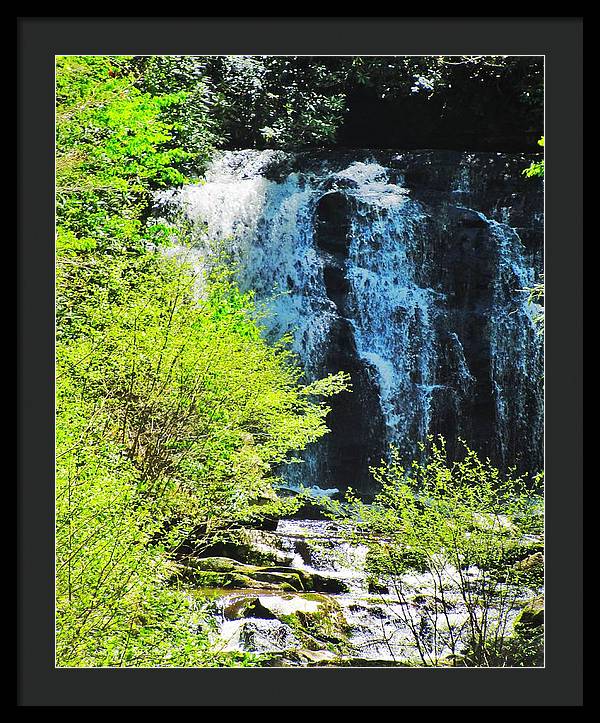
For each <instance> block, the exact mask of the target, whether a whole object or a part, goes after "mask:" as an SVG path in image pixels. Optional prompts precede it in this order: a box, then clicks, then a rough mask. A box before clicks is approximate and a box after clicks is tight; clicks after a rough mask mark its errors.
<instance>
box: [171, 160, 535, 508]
mask: <svg viewBox="0 0 600 723" xmlns="http://www.w3.org/2000/svg"><path fill="white" fill-rule="evenodd" d="M528 164H529V158H527V157H525V156H523V155H520V154H517V155H507V154H497V153H462V152H450V151H410V152H392V151H352V152H347V153H344V152H334V153H322V154H317V153H311V154H297V155H292V154H286V153H282V152H276V151H262V152H257V151H237V152H228V153H225V154H224V155H223V156H222V158H221V159H220V160H219V161H217V162H216V163H215V164H214V166H213V168H212V169H211V171H210V173H209V174H208V176H207V179H206V182H205V183H202V184H198V185H190V186H187V187H185V188H184V189H182V190H181V191H179V192H177V193H175V194H166V195H163V196H162V199H161V200H162V201H167V200H168V201H170V202H173V201H174V202H175V205H176V206H177V207H178V208H180V209H183V210H184V212H185V213H186V214H187V215H188V217H189V218H190V219H192V220H193V221H194V222H195V223H196V224H197V226H196V229H197V247H196V249H195V251H194V253H195V255H196V258H197V260H198V263H203V262H204V261H205V259H206V257H207V254H209V251H208V248H209V246H208V244H207V240H208V239H223V240H226V243H227V244H228V245H229V247H230V248H231V249H232V250H233V251H234V253H235V255H236V256H237V257H238V258H239V260H240V268H241V272H240V274H241V281H242V284H243V285H246V286H249V287H252V288H254V289H256V290H257V292H258V294H259V297H261V298H262V299H264V300H265V301H266V302H267V304H268V306H269V307H270V308H271V311H272V317H271V320H270V322H269V324H270V327H269V330H268V333H272V334H273V335H275V336H277V335H280V334H281V333H283V332H287V331H289V332H291V333H292V335H293V339H294V348H295V349H296V351H297V352H298V354H299V355H300V358H301V360H302V363H303V364H304V367H305V369H306V373H307V376H308V377H309V378H314V377H316V376H320V375H323V374H324V373H328V372H334V371H338V370H340V369H343V370H345V371H347V372H349V373H350V375H351V377H352V384H353V392H352V393H345V394H341V395H339V396H338V397H337V398H335V399H334V400H333V401H332V405H331V406H332V411H331V414H330V416H329V417H328V422H329V426H330V428H331V430H332V431H331V434H330V435H328V436H327V437H326V438H325V439H324V440H323V441H322V442H321V443H319V445H318V446H316V447H315V449H313V450H311V451H310V452H308V454H307V456H306V460H307V464H306V465H302V466H301V469H300V468H299V467H298V466H296V471H295V472H294V474H296V475H297V476H298V479H297V481H298V482H302V483H303V484H306V485H314V484H317V485H319V486H321V487H337V488H340V489H343V488H345V487H347V486H348V485H351V486H352V487H354V488H355V489H357V490H359V491H361V492H362V493H363V494H365V495H369V494H372V492H373V488H372V482H371V481H370V476H369V472H368V468H369V466H370V465H372V464H375V463H377V462H378V461H379V460H380V459H381V458H382V456H384V455H385V454H386V450H387V448H388V445H389V444H390V443H393V444H395V445H397V446H398V447H399V448H400V450H401V452H402V453H403V454H404V455H405V457H406V458H407V459H409V458H411V457H412V456H414V455H415V454H416V453H417V449H416V444H417V442H418V441H419V440H422V439H423V438H424V437H425V436H426V435H427V434H432V433H433V434H438V433H439V434H443V435H444V436H445V437H446V438H447V440H448V446H449V450H450V453H451V454H452V453H454V452H455V451H456V449H457V446H458V441H457V440H458V438H459V437H462V438H463V439H465V440H466V441H467V442H468V443H469V444H470V446H471V447H473V448H474V449H475V450H477V451H478V452H480V453H481V454H482V455H483V456H489V457H490V459H491V460H492V461H493V462H494V463H495V464H497V465H499V466H500V467H507V466H510V465H516V466H517V467H518V468H519V469H520V470H529V471H536V470H539V469H541V467H542V463H543V389H542V383H543V344H542V339H541V337H540V336H539V335H538V334H537V332H536V329H535V325H534V323H533V316H534V314H535V313H536V311H537V310H536V309H535V308H533V307H532V306H531V305H530V304H528V301H527V294H526V293H524V292H523V289H524V288H525V287H526V286H528V285H530V284H531V283H533V282H534V281H535V280H536V279H537V278H538V275H539V273H540V272H541V271H542V261H543V217H542V209H543V198H542V188H541V182H540V181H539V180H530V179H524V178H523V176H522V174H521V170H522V169H523V168H524V167H525V166H527V165H528Z"/></svg>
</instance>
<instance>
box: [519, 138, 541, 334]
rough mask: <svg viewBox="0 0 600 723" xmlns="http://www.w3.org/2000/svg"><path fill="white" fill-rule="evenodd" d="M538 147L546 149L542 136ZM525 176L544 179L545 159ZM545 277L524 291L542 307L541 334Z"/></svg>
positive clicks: (526, 170) (531, 301) (538, 314)
mask: <svg viewBox="0 0 600 723" xmlns="http://www.w3.org/2000/svg"><path fill="white" fill-rule="evenodd" d="M538 145H540V146H542V148H543V147H544V136H542V137H541V138H540V139H539V141H538ZM523 174H524V175H525V176H527V178H543V177H544V159H542V160H541V161H532V162H531V165H529V166H528V167H527V168H525V169H523ZM544 286H545V284H544V275H543V274H541V275H540V280H539V281H538V282H536V283H535V284H534V285H533V286H530V287H528V288H526V289H524V291H526V292H527V293H528V297H527V298H528V301H529V303H530V304H537V305H538V306H539V307H540V311H538V313H537V314H536V315H535V317H534V322H535V323H536V325H537V327H538V330H539V332H540V333H543V332H544V308H543V303H544Z"/></svg>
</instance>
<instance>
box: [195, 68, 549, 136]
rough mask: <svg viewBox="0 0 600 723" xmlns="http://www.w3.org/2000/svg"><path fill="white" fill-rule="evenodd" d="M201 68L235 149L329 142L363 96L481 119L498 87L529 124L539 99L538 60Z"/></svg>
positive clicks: (221, 124)
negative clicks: (436, 104) (427, 104)
mask: <svg viewBox="0 0 600 723" xmlns="http://www.w3.org/2000/svg"><path fill="white" fill-rule="evenodd" d="M203 63H204V68H205V73H206V76H207V77H208V78H209V82H210V84H211V88H212V89H213V99H214V106H213V111H212V112H213V115H214V117H215V118H216V119H217V121H218V126H219V128H220V129H221V133H222V136H223V138H224V139H225V141H226V142H227V144H228V145H229V146H230V147H234V148H245V147H258V148H285V149H289V148H303V147H310V146H328V145H332V144H333V143H334V142H335V140H336V134H337V133H338V131H339V129H340V128H341V126H342V124H343V122H344V120H345V117H346V114H347V112H348V110H349V108H350V106H351V104H352V99H353V98H354V97H356V95H357V94H359V95H360V94H361V93H363V92H364V91H368V93H369V94H370V95H371V96H374V97H376V98H378V99H379V100H385V101H386V102H388V101H394V100H398V99H402V98H409V99H412V101H411V102H415V103H419V102H421V101H422V100H425V101H429V100H432V101H437V100H440V112H442V113H443V114H444V116H447V115H448V114H451V113H452V112H455V111H456V110H457V109H458V110H460V109H462V108H464V106H465V104H466V105H467V106H468V107H469V108H470V109H471V110H472V113H474V114H476V115H477V116H482V117H485V115H486V114H487V113H488V112H489V96H487V95H486V93H485V91H486V90H489V89H492V90H493V91H494V90H496V89H500V90H501V93H502V96H503V98H504V99H505V101H506V102H510V103H511V105H512V107H513V108H515V110H517V109H518V111H519V112H520V113H521V114H523V115H524V116H526V117H529V116H531V118H532V122H533V121H534V119H536V120H537V118H538V115H539V110H540V108H541V105H542V102H543V95H542V94H543V90H542V88H543V67H542V64H541V63H539V60H538V59H536V58H522V57H516V56H512V57H511V56H395V57H394V56H382V57H379V56H314V57H310V56H220V57H211V58H205V59H204V60H203ZM382 107H383V106H382Z"/></svg>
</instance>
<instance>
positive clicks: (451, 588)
mask: <svg viewBox="0 0 600 723" xmlns="http://www.w3.org/2000/svg"><path fill="white" fill-rule="evenodd" d="M267 539H268V541H269V544H271V545H273V546H274V547H275V548H277V549H278V550H280V551H282V552H284V553H286V554H287V555H288V566H289V568H290V569H297V570H303V571H305V572H308V573H311V574H313V573H319V574H320V575H321V577H322V579H325V580H329V581H331V580H333V581H335V582H336V583H337V585H338V586H339V587H340V590H339V591H338V592H336V593H327V594H322V593H321V594H319V595H314V594H311V593H291V592H288V593H285V592H281V591H279V590H272V589H254V590H253V589H244V590H221V591H217V592H216V593H214V592H213V594H216V598H215V599H214V600H213V603H212V606H211V610H212V614H213V616H214V620H215V621H216V630H215V632H214V633H213V645H214V648H215V649H216V650H219V651H223V652H227V651H245V652H251V653H263V654H264V653H267V654H271V655H273V654H274V660H275V661H277V662H278V663H279V664H281V663H282V661H285V662H284V664H286V663H287V664H298V662H299V661H300V663H301V664H306V663H307V662H309V663H310V662H312V663H313V664H314V663H315V662H316V663H317V664H320V665H322V664H333V665H340V664H341V665H343V664H350V665H353V666H361V665H393V664H396V665H423V664H431V663H433V662H434V661H435V662H436V663H438V662H439V661H440V660H443V659H446V660H450V656H451V655H452V654H455V653H456V654H460V653H461V652H463V650H464V645H465V643H466V640H467V638H468V626H469V612H468V609H467V607H466V604H465V603H466V600H469V599H470V597H469V596H470V595H472V594H473V593H471V592H466V591H467V590H468V585H469V580H470V579H472V580H473V583H475V581H476V580H477V578H478V577H479V575H480V573H479V571H478V570H477V569H476V568H472V569H468V570H462V571H461V573H460V574H459V573H458V572H457V571H456V570H455V569H453V568H450V567H447V568H445V569H444V570H443V571H439V574H436V575H433V574H432V571H429V572H416V571H413V572H407V573H405V574H403V575H400V576H397V577H396V578H390V579H389V580H387V581H384V582H386V584H385V585H380V586H379V587H378V589H377V590H374V589H373V588H372V583H371V584H370V582H369V577H368V575H367V572H366V571H365V561H366V555H367V548H366V546H364V545H361V544H351V543H350V542H348V541H346V540H345V539H344V536H343V535H342V532H341V530H340V528H339V527H338V526H337V525H336V523H334V522H331V521H319V520H281V521H280V522H279V524H278V527H277V530H276V531H275V532H273V533H268V534H267ZM263 544H264V537H263ZM380 582H381V581H380ZM465 595H466V597H465ZM440 596H442V597H443V602H444V604H443V605H442V604H440ZM323 600H326V601H329V605H334V611H335V610H337V611H338V612H339V613H341V615H342V616H343V620H344V625H345V627H344V630H343V634H342V636H341V637H342V638H343V640H336V639H335V638H331V637H330V638H325V639H323V638H321V639H320V640H319V639H318V638H317V639H313V640H309V641H308V643H307V639H306V637H303V635H302V633H298V630H296V629H295V628H294V625H293V623H292V622H290V615H293V614H297V613H299V612H300V613H308V614H314V613H315V612H316V611H318V610H319V607H320V605H322V601H323ZM487 612H488V615H489V617H490V625H491V624H492V621H493V619H494V616H495V615H497V614H498V611H497V610H494V609H493V608H492V607H491V606H490V608H489V609H488V611H487ZM517 612H518V606H515V607H514V609H511V610H508V611H506V610H505V611H504V612H503V613H502V615H503V616H504V617H503V619H504V618H505V621H506V626H507V627H506V633H507V634H508V632H509V631H510V625H511V624H512V622H513V621H514V619H515V616H516V614H517ZM327 614H328V615H329V616H330V617H333V618H335V614H336V613H335V612H334V613H332V612H331V608H328V609H327ZM450 626H451V627H452V635H451V634H450ZM309 629H310V628H309ZM417 638H418V640H419V645H420V646H421V652H419V646H418V645H417V642H416V641H417ZM332 641H333V644H332ZM457 641H460V642H457ZM307 645H308V646H310V647H309V648H307ZM315 650H317V652H316V653H315V652H314V651H315ZM303 655H305V656H306V659H304V660H303V658H302V656H303ZM311 656H312V658H311Z"/></svg>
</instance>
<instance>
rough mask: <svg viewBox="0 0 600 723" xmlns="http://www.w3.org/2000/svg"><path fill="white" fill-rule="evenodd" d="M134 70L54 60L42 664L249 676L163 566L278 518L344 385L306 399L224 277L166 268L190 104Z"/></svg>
mask: <svg viewBox="0 0 600 723" xmlns="http://www.w3.org/2000/svg"><path fill="white" fill-rule="evenodd" d="M132 67H134V66H132V63H131V59H129V58H121V57H94V56H89V57H88V56H86V57H79V56H72V57H68V58H58V59H57V67H56V71H57V73H56V78H57V149H56V150H57V176H56V177H57V188H56V191H57V274H56V288H57V310H56V318H57V348H56V372H57V377H56V387H57V393H56V394H57V396H56V623H57V635H56V657H57V664H58V665H59V666H115V667H119V666H144V667H148V666H153V667H155V666H173V665H175V666H218V665H248V664H251V663H252V662H253V658H252V656H247V655H237V654H234V655H218V654H216V653H215V652H214V651H213V650H212V649H211V646H210V642H209V638H210V630H211V628H210V618H209V617H208V616H207V615H205V614H204V603H203V602H202V599H201V598H196V597H194V596H192V595H190V594H189V592H188V591H186V590H185V589H183V588H181V587H180V585H179V583H178V582H177V580H178V577H177V575H176V569H175V567H174V563H173V553H174V551H175V550H176V549H177V547H178V545H180V543H181V541H182V540H183V539H184V538H186V536H188V535H189V534H190V531H191V530H192V529H196V528H198V527H199V526H201V527H203V528H204V530H205V534H206V535H210V534H211V532H212V531H213V530H214V531H218V530H222V529H223V528H227V527H228V526H231V525H234V524H239V523H240V522H244V521H248V520H252V519H256V518H257V517H258V518H260V517H261V515H264V514H268V513H273V512H275V511H277V510H278V506H279V505H280V504H281V503H280V502H279V500H278V499H277V497H276V495H275V494H274V491H273V485H274V482H275V476H274V472H273V470H274V468H275V467H277V466H278V465H280V464H281V463H282V462H285V461H286V460H288V459H289V458H290V457H291V456H292V455H293V454H294V452H295V450H301V449H303V448H304V447H305V446H306V445H307V444H309V443H311V442H313V441H315V440H316V439H318V438H319V437H320V436H322V435H323V434H325V433H326V432H327V427H326V425H325V417H326V414H327V411H328V410H327V407H326V406H325V404H324V403H323V402H322V401H321V399H322V398H323V397H326V396H327V395H328V394H331V393H335V392H336V391H339V390H340V389H343V388H345V387H346V378H345V377H344V376H343V375H338V376H334V377H330V378H328V379H326V380H320V381H319V382H317V383H315V384H314V385H306V384H304V383H303V381H302V376H301V373H300V370H299V368H298V367H297V365H296V362H295V359H294V357H293V356H292V355H291V353H290V351H289V349H288V346H287V344H286V341H285V340H282V341H281V342H279V343H277V344H275V345H274V346H272V345H269V344H267V343H266V341H265V340H264V338H263V336H262V334H261V327H260V319H259V317H260V315H259V313H258V310H257V308H256V306H255V303H254V299H253V297H252V294H251V293H245V294H244V293H241V292H240V291H239V289H238V287H237V285H236V283H235V280H234V276H233V274H232V270H231V269H230V268H228V269H227V270H225V269H224V267H223V266H216V267H215V268H214V269H213V270H212V271H211V273H210V274H209V275H207V276H203V277H199V276H198V274H197V273H196V272H195V271H194V269H193V268H192V267H191V266H189V265H188V264H186V263H185V262H183V261H177V260H175V259H172V258H168V257H167V256H166V255H164V254H162V253H161V251H160V250H161V248H162V247H164V246H165V245H166V244H168V243H170V241H171V240H172V237H173V236H174V235H178V236H179V237H180V238H178V242H179V243H185V238H181V231H180V230H179V229H177V228H172V227H167V226H165V225H159V224H155V223H153V222H152V220H151V218H150V215H149V208H150V202H151V198H152V193H153V191H154V189H155V188H157V187H160V186H164V185H173V184H178V183H181V182H182V181H183V175H182V173H181V170H180V165H181V163H182V162H185V161H187V160H188V159H189V158H190V152H189V151H183V150H181V149H180V148H179V147H178V146H177V141H176V138H175V135H174V133H175V125H174V122H173V120H172V119H173V115H172V111H173V109H174V108H180V107H181V104H184V103H185V102H186V94H185V92H184V93H180V92H175V93H168V94H164V95H154V94H153V93H152V92H150V90H151V89H150V90H144V89H143V88H140V87H139V81H140V76H139V73H136V72H134V70H132ZM170 119H171V120H170ZM210 142H211V140H210V139H209V140H208V141H207V143H210Z"/></svg>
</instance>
